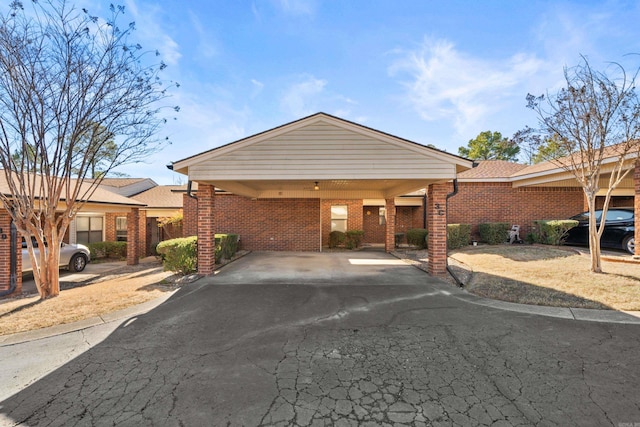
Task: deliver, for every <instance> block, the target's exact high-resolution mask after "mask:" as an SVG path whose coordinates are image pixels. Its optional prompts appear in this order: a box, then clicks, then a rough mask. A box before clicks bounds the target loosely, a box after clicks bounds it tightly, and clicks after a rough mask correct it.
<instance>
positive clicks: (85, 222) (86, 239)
mask: <svg viewBox="0 0 640 427" xmlns="http://www.w3.org/2000/svg"><path fill="white" fill-rule="evenodd" d="M76 240H77V242H78V243H81V244H83V245H88V244H89V243H95V242H102V217H101V216H79V217H76Z"/></svg>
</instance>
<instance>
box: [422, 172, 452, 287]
mask: <svg viewBox="0 0 640 427" xmlns="http://www.w3.org/2000/svg"><path fill="white" fill-rule="evenodd" d="M448 190H449V185H448V184H447V183H444V184H431V185H429V188H428V190H427V204H428V208H427V225H428V229H429V236H428V243H427V244H428V256H429V266H428V271H429V274H431V275H432V276H445V275H446V274H447V191H448Z"/></svg>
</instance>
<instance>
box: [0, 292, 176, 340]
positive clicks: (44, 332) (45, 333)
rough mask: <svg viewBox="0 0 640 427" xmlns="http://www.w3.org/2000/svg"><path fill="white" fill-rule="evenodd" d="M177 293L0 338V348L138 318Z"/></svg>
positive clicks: (168, 293) (169, 293)
mask: <svg viewBox="0 0 640 427" xmlns="http://www.w3.org/2000/svg"><path fill="white" fill-rule="evenodd" d="M177 291H178V289H176V290H173V291H169V292H167V293H166V294H164V295H162V296H160V297H158V298H156V299H152V300H149V301H147V302H143V303H142V304H138V305H134V306H131V307H127V308H123V309H122V310H118V311H114V312H111V313H106V314H103V315H102V316H96V317H90V318H88V319H83V320H78V321H77V322H72V323H65V324H62V325H55V326H50V327H48V328H42V329H35V330H33V331H27V332H18V333H16V334H11V335H4V336H0V347H5V346H9V345H14V344H20V343H24V342H29V341H35V340H40V339H43V338H49V337H52V336H56V335H62V334H68V333H70V332H76V331H80V330H83V329H87V328H90V327H92V326H97V325H102V324H105V323H110V322H115V321H117V320H122V319H128V318H131V317H135V316H139V315H141V314H144V313H147V312H149V311H151V310H152V309H154V308H156V307H157V306H159V305H160V304H162V303H164V302H165V301H166V300H168V299H169V298H171V297H172V296H173V294H174V293H176V292H177Z"/></svg>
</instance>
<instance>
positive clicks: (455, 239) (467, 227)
mask: <svg viewBox="0 0 640 427" xmlns="http://www.w3.org/2000/svg"><path fill="white" fill-rule="evenodd" d="M470 241H471V224H448V225H447V247H448V248H449V249H459V248H462V247H464V246H467V245H469V242H470Z"/></svg>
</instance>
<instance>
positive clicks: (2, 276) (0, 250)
mask: <svg viewBox="0 0 640 427" xmlns="http://www.w3.org/2000/svg"><path fill="white" fill-rule="evenodd" d="M20 240H21V239H20V233H18V232H17V231H16V254H15V256H16V275H15V281H16V283H15V285H16V287H15V289H14V291H13V292H12V293H11V294H7V295H20V294H21V293H22V244H21V243H20ZM10 289H11V217H10V216H9V213H7V211H5V210H4V209H2V211H0V293H5V292H9V290H10Z"/></svg>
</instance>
